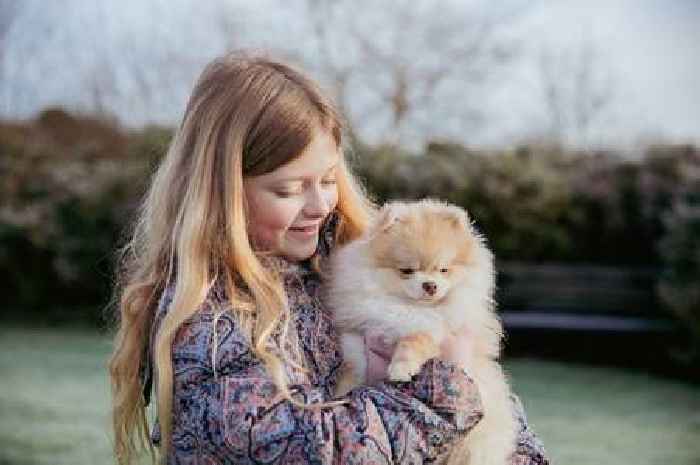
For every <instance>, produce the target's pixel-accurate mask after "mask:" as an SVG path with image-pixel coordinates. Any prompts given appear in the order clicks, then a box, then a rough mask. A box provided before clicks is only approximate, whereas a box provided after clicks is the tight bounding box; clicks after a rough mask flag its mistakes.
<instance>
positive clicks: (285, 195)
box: [275, 191, 299, 199]
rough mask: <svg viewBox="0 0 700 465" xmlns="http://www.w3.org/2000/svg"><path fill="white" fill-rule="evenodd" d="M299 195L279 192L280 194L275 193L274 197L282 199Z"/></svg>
mask: <svg viewBox="0 0 700 465" xmlns="http://www.w3.org/2000/svg"><path fill="white" fill-rule="evenodd" d="M297 194H299V192H291V191H280V192H275V195H276V196H277V197H281V198H283V199H286V198H289V197H293V196H295V195H297Z"/></svg>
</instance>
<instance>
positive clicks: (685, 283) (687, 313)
mask: <svg viewBox="0 0 700 465" xmlns="http://www.w3.org/2000/svg"><path fill="white" fill-rule="evenodd" d="M698 174H700V173H698ZM663 220H664V225H665V229H666V232H665V234H664V236H663V237H662V239H661V241H660V243H659V249H660V251H661V255H662V256H663V257H664V269H663V273H662V275H661V279H660V280H659V283H658V291H659V295H660V297H661V299H662V301H663V302H664V303H665V305H666V306H667V307H668V308H669V309H670V310H671V311H672V312H673V313H674V314H676V315H677V317H678V318H680V319H681V320H682V321H684V322H685V323H686V324H685V326H686V327H687V328H688V329H689V330H690V332H691V336H692V340H693V341H694V346H693V347H692V348H691V349H690V351H689V352H688V353H685V354H680V355H681V356H682V357H683V358H685V359H688V360H700V176H699V177H698V180H697V183H696V185H695V186H694V188H693V189H689V190H688V192H687V193H686V195H685V196H682V197H681V198H679V199H677V201H676V203H675V204H674V205H673V208H672V209H671V210H670V211H669V212H667V213H666V214H665V215H664V218H663Z"/></svg>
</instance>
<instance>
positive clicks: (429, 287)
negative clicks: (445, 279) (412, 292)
mask: <svg viewBox="0 0 700 465" xmlns="http://www.w3.org/2000/svg"><path fill="white" fill-rule="evenodd" d="M423 290H424V291H425V292H427V293H428V294H429V295H433V294H435V291H436V290H437V284H435V283H434V282H432V281H426V282H424V283H423Z"/></svg>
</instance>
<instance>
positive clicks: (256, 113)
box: [110, 54, 546, 464]
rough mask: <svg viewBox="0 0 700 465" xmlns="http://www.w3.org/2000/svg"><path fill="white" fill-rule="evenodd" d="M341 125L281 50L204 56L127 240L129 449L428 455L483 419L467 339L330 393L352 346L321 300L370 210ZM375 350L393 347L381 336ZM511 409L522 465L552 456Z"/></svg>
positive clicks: (193, 459) (222, 456)
mask: <svg viewBox="0 0 700 465" xmlns="http://www.w3.org/2000/svg"><path fill="white" fill-rule="evenodd" d="M342 132H343V131H342V125H341V118H340V117H339V115H338V113H337V111H336V110H335V108H334V107H333V105H332V104H331V102H330V101H329V100H328V99H327V98H326V97H325V96H324V95H323V94H322V93H321V92H320V91H319V89H318V88H317V86H316V85H315V84H314V83H313V82H312V81H311V80H310V79H309V78H307V77H306V76H304V75H303V74H301V73H300V72H299V71H297V70H295V69H293V68H291V67H289V66H287V65H285V64H282V63H280V62H277V61H274V60H270V59H267V58H263V57H251V56H245V55H241V54H231V55H227V56H224V57H221V58H219V59H217V60H215V61H214V62H212V63H211V64H209V65H208V66H207V67H206V69H205V70H204V72H203V73H202V75H201V77H200V78H199V80H198V82H197V84H196V86H195V88H194V91H193V93H192V96H191V97H190V100H189V102H188V105H187V108H186V111H185V114H184V117H183V120H182V123H181V124H180V126H179V128H178V130H177V132H176V134H175V136H174V139H173V141H172V144H171V146H170V148H169V150H168V153H167V155H166V156H165V157H164V159H163V161H162V163H161V165H160V167H159V168H158V171H157V172H156V174H155V176H154V178H153V180H152V183H151V187H150V190H149V192H148V194H147V196H146V198H145V200H144V202H143V205H142V208H141V210H140V216H139V218H138V221H137V223H136V225H135V229H134V233H133V237H132V238H131V241H130V243H129V244H128V245H127V246H126V247H125V248H124V249H123V250H122V253H121V255H120V263H121V267H120V272H119V275H118V287H117V292H118V294H117V295H118V297H119V305H118V307H119V317H120V325H119V330H118V333H117V335H116V340H115V349H114V353H113V355H112V358H111V360H110V375H111V380H112V390H113V427H114V433H115V444H114V450H115V454H116V458H117V460H118V462H119V463H120V464H128V463H132V461H133V459H134V458H135V456H136V455H137V453H138V452H139V451H140V449H145V447H146V446H148V448H149V449H150V451H151V453H154V450H153V447H152V444H155V445H157V446H158V449H159V456H160V460H161V462H162V463H168V464H195V463H196V464H205V463H206V464H253V463H262V462H264V463H275V464H277V463H279V464H282V463H284V464H290V463H295V464H305V463H316V464H379V463H402V464H403V463H406V464H407V463H412V464H416V463H428V462H433V461H439V460H442V459H444V458H445V457H446V455H447V453H448V452H449V450H450V447H451V445H452V444H453V443H454V442H455V441H456V440H457V439H458V438H460V437H461V436H463V435H465V434H467V433H468V431H469V430H470V429H471V428H472V427H473V426H474V425H475V424H476V423H477V422H478V421H479V420H480V419H481V417H482V411H481V403H480V398H479V393H478V391H477V389H476V387H475V385H474V383H473V382H472V380H471V379H470V378H469V376H468V372H469V367H467V366H462V365H463V364H462V362H461V355H460V354H463V353H464V351H465V350H468V347H466V346H465V345H464V343H463V342H461V343H460V342H458V341H460V340H461V339H462V338H457V339H456V340H454V341H450V342H448V343H447V344H446V345H445V346H444V347H443V353H442V356H441V357H440V358H439V359H438V358H435V359H431V360H430V361H429V362H427V363H426V364H425V365H424V366H423V368H422V371H421V372H420V373H419V374H418V375H416V376H415V377H414V379H413V380H412V381H411V382H407V383H390V382H378V383H377V384H376V385H374V386H372V387H369V386H368V387H362V388H358V389H355V390H353V391H352V392H350V393H349V394H348V395H347V396H346V397H345V398H343V399H338V400H339V401H340V402H335V403H334V404H326V402H328V401H331V400H332V399H331V393H332V392H333V388H334V385H335V374H336V370H337V368H338V366H339V365H340V362H341V354H340V352H339V348H338V345H337V341H336V334H335V331H334V329H333V325H332V322H331V321H330V319H329V316H328V314H327V313H326V311H325V310H324V309H323V308H322V307H321V306H320V304H319V300H318V291H319V285H320V279H321V273H320V269H321V268H320V264H321V263H322V261H323V260H324V259H325V257H326V256H327V255H328V253H329V251H330V250H331V249H332V247H333V246H334V244H342V243H344V242H347V241H350V240H352V239H354V238H357V237H358V236H359V235H361V234H362V232H363V230H364V228H365V227H366V225H367V224H368V221H369V218H370V217H371V215H372V213H373V211H374V207H373V205H372V204H371V203H370V202H369V201H368V199H367V198H366V197H365V196H364V194H363V192H362V190H361V189H360V188H359V186H358V183H357V182H356V181H355V180H354V179H353V177H352V175H351V174H350V172H349V170H348V167H347V165H346V163H345V160H344V158H343V153H342V149H341V142H342V141H341V136H342ZM376 339H377V338H376V337H371V338H370V339H369V340H370V341H373V340H376ZM460 344H462V345H460ZM384 350H385V351H386V349H385V348H384ZM367 352H368V358H374V359H377V357H379V358H381V357H384V358H386V356H387V355H386V353H384V354H382V348H381V347H380V344H378V343H369V344H368V351H367ZM371 365H372V366H377V364H376V363H374V362H373V363H372V364H371ZM152 372H153V373H154V377H153V379H154V386H155V393H156V399H157V416H158V418H157V422H156V424H155V425H154V428H153V431H152V432H150V431H149V427H148V424H147V420H146V416H145V406H146V405H147V404H148V402H149V398H150V393H151V379H152V378H151V373H152ZM377 381H379V380H377ZM314 404H324V406H323V407H318V405H316V406H314ZM514 412H515V414H518V415H519V417H520V418H522V424H523V428H522V430H523V431H522V435H521V444H520V446H519V448H518V453H517V454H516V456H514V457H513V463H521V464H522V463H545V462H546V459H545V457H544V452H543V450H542V448H541V446H540V444H539V443H538V441H537V439H536V438H535V437H534V435H532V434H531V432H530V431H529V429H528V428H527V425H526V424H525V422H524V416H523V415H522V412H521V411H520V410H519V404H518V403H517V401H516V402H515V403H514ZM139 443H140V444H139ZM153 458H154V459H155V456H153Z"/></svg>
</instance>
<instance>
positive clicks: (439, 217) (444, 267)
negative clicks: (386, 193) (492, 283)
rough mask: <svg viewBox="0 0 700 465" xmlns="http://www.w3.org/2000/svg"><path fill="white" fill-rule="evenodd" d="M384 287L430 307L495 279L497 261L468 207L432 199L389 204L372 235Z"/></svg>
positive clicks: (373, 227)
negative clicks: (462, 288)
mask: <svg viewBox="0 0 700 465" xmlns="http://www.w3.org/2000/svg"><path fill="white" fill-rule="evenodd" d="M369 248H370V253H371V255H372V258H373V260H374V265H375V266H376V268H377V270H379V272H380V273H381V279H382V282H383V285H384V286H385V287H387V288H388V289H387V290H388V291H389V292H390V293H391V294H393V295H396V296H399V297H402V298H408V299H410V300H411V301H415V302H420V303H425V304H427V305H430V304H435V303H438V302H440V301H441V300H442V299H443V298H444V297H445V296H446V295H447V294H448V293H449V292H450V290H452V289H453V288H454V287H455V286H457V285H464V284H466V285H468V284H469V281H470V279H477V280H481V281H483V280H492V278H493V267H492V257H491V254H490V252H489V251H488V249H487V248H486V246H485V245H484V241H483V238H482V237H481V236H480V235H479V234H478V233H477V232H476V230H475V229H474V228H473V226H472V224H471V222H470V219H469V216H468V214H467V212H466V211H464V210H463V209H461V208H459V207H457V206H454V205H450V204H446V203H444V202H439V201H435V200H431V199H426V200H421V201H418V202H412V203H404V202H391V203H387V204H386V205H384V207H383V208H382V209H381V210H380V212H379V214H378V215H377V217H376V219H375V221H374V222H373V224H372V226H371V228H370V231H369Z"/></svg>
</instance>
